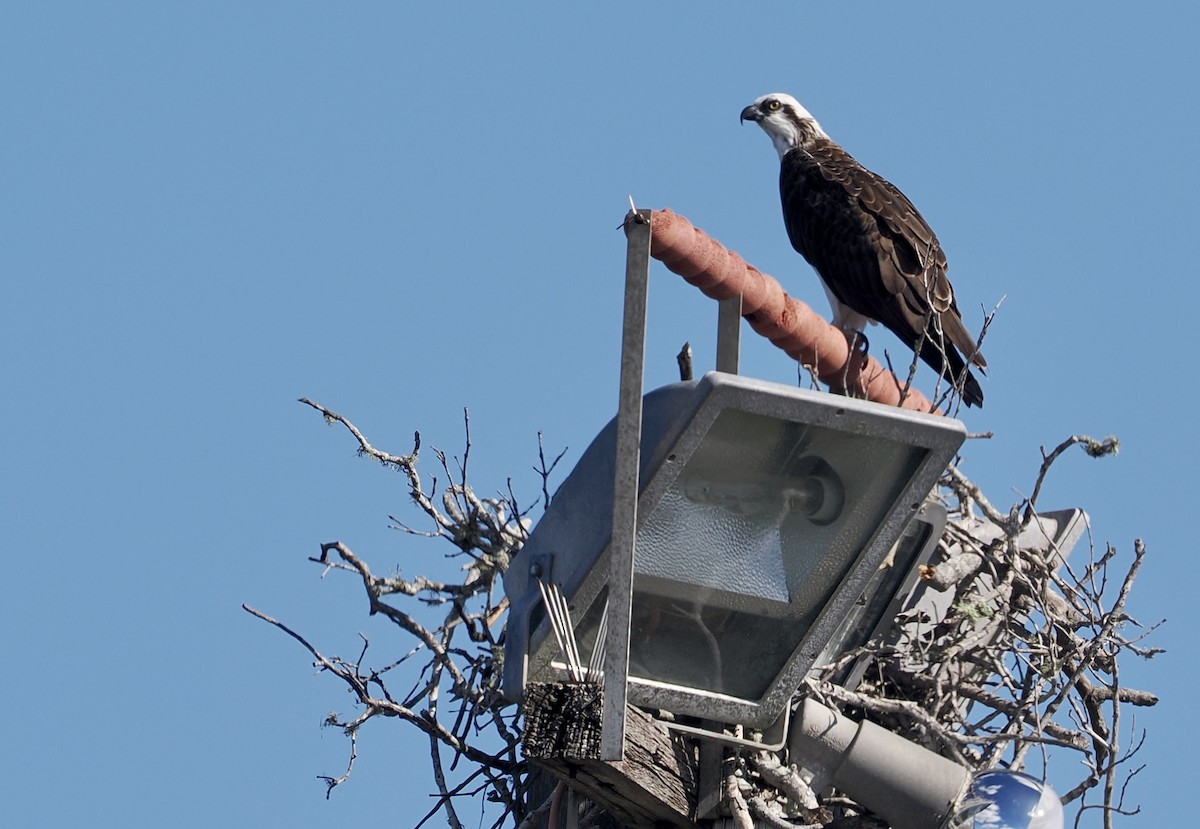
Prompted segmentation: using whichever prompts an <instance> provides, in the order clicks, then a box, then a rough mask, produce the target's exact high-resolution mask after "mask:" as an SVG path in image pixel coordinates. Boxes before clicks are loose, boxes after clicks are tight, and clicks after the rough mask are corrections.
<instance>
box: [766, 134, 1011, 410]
mask: <svg viewBox="0 0 1200 829" xmlns="http://www.w3.org/2000/svg"><path fill="white" fill-rule="evenodd" d="M779 181H780V194H781V196H782V199H783V215H784V223H785V224H786V226H787V231H788V237H789V238H790V239H791V242H792V246H793V247H795V248H796V250H797V251H799V252H800V254H801V255H802V256H804V258H805V259H807V260H808V262H809V263H810V264H811V265H812V266H813V267H814V268H816V270H817V272H818V273H819V274H820V275H821V278H822V279H823V280H824V282H825V284H826V285H827V286H828V288H829V290H830V292H832V293H833V294H834V296H836V297H837V298H838V300H839V301H840V302H842V303H843V304H844V305H847V306H849V307H850V308H852V309H854V310H855V311H857V312H858V313H860V314H863V315H864V316H867V317H869V318H871V319H873V320H878V321H879V322H880V323H882V324H883V325H885V326H887V328H889V329H890V330H891V331H892V332H893V333H895V334H896V336H898V337H899V338H900V339H901V340H902V341H903V342H904V343H906V344H907V345H908V346H910V347H915V345H916V344H917V342H918V341H919V340H921V332H922V331H923V330H924V331H926V332H927V336H926V337H925V339H924V344H923V346H922V348H921V358H922V359H923V360H925V362H926V363H928V364H929V365H930V366H932V367H933V368H934V370H936V371H938V372H939V373H943V374H945V373H947V372H949V374H950V376H951V377H952V378H953V379H954V380H955V381H958V380H959V379H962V381H963V382H962V383H961V384H960V385H961V387H962V388H963V389H964V395H963V399H964V401H966V402H968V403H975V404H978V403H982V401H983V392H982V389H980V388H979V384H978V382H977V381H976V380H975V378H974V377H972V376H971V374H970V372H969V371H967V369H966V365H965V363H964V360H963V356H962V354H967V355H971V361H972V362H973V363H975V364H976V365H978V366H979V367H981V368H983V367H985V366H986V365H987V363H986V361H985V360H984V359H983V355H982V354H980V353H978V352H977V351H976V349H975V341H974V338H973V337H972V336H971V335H970V333H969V332H968V331H967V329H966V326H965V325H963V322H962V316H961V314H959V311H958V306H957V304H956V303H955V300H954V290H953V288H952V287H951V286H950V282H949V280H948V279H947V278H946V267H947V263H946V255H945V253H944V252H943V251H942V248H941V245H940V244H939V243H938V240H937V236H936V235H935V234H934V232H933V230H932V229H931V228H930V227H929V225H928V224H927V223H926V222H925V219H924V218H922V216H921V214H920V213H919V212H918V211H917V209H916V208H915V207H914V206H913V204H912V202H910V201H909V200H908V198H907V197H906V196H905V195H904V194H903V193H901V192H900V191H899V190H898V189H897V188H896V187H895V186H894V185H893V184H891V182H889V181H887V180H886V179H883V178H881V177H879V176H877V175H875V174H874V173H872V172H871V171H870V170H868V169H866V168H865V167H863V166H862V165H861V164H859V163H858V162H857V161H855V160H854V159H853V158H852V157H851V156H850V155H849V153H847V152H846V151H845V150H843V149H842V148H841V147H839V146H837V145H836V144H834V143H833V142H831V141H822V142H819V143H818V144H816V145H815V146H813V147H811V148H809V149H807V150H806V149H802V148H801V149H795V150H792V151H791V152H789V153H788V154H787V155H785V156H784V158H783V164H782V167H781V170H780V180H779ZM960 351H961V352H962V354H960V353H959V352H960ZM964 374H965V377H964Z"/></svg>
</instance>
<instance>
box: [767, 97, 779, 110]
mask: <svg viewBox="0 0 1200 829" xmlns="http://www.w3.org/2000/svg"><path fill="white" fill-rule="evenodd" d="M781 106H783V104H781V103H779V101H776V100H775V99H774V98H772V99H771V100H769V101H767V110H768V111H769V112H776V111H777V110H778V109H779V108H780V107H781Z"/></svg>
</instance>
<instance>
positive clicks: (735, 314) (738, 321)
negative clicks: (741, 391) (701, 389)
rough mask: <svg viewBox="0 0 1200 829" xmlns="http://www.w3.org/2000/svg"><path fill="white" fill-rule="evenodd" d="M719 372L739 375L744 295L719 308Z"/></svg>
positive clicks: (726, 302)
mask: <svg viewBox="0 0 1200 829" xmlns="http://www.w3.org/2000/svg"><path fill="white" fill-rule="evenodd" d="M717 307H718V309H719V310H718V311H717V371H723V372H725V373H726V374H737V373H738V367H739V362H740V352H741V342H742V295H741V294H738V295H737V296H735V297H732V298H730V299H723V300H721V302H720V304H719V305H718V306H717Z"/></svg>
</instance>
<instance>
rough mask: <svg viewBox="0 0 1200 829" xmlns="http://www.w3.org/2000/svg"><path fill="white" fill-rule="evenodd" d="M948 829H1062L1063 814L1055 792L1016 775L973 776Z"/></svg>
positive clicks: (1035, 781) (1021, 774) (997, 772)
mask: <svg viewBox="0 0 1200 829" xmlns="http://www.w3.org/2000/svg"><path fill="white" fill-rule="evenodd" d="M946 825H947V827H948V829H1062V827H1063V810H1062V803H1061V802H1059V799H1058V795H1056V794H1055V793H1054V790H1053V789H1051V788H1050V787H1049V786H1047V785H1046V784H1045V783H1043V782H1041V781H1040V780H1038V779H1037V778H1035V777H1030V776H1029V775H1028V774H1024V773H1023V772H1019V771H1001V770H998V771H985V772H981V773H980V774H977V775H975V777H974V779H973V780H972V781H971V785H970V786H969V787H968V788H967V791H966V793H965V794H964V795H963V797H962V800H961V801H960V802H959V806H958V809H957V810H956V811H955V813H954V815H953V816H952V817H951V818H950V821H949V822H948V823H947V824H946Z"/></svg>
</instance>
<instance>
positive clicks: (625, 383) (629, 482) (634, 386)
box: [600, 210, 651, 762]
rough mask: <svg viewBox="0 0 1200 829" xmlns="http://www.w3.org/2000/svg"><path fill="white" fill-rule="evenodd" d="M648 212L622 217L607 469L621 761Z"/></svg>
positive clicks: (611, 645)
mask: <svg viewBox="0 0 1200 829" xmlns="http://www.w3.org/2000/svg"><path fill="white" fill-rule="evenodd" d="M650 218H651V217H650V211H649V210H638V211H632V210H631V211H630V212H629V214H628V215H627V216H626V217H625V236H626V239H627V241H628V247H627V249H626V254H625V322H624V326H623V328H622V334H621V398H620V406H619V407H618V409H617V457H616V463H615V467H614V470H613V519H612V542H611V544H610V552H609V576H608V609H609V614H608V632H607V636H606V643H605V649H604V714H603V726H602V729H601V733H600V759H602V760H605V761H608V762H613V761H617V760H621V759H623V758H624V756H625V704H626V693H627V688H626V680H627V679H628V673H629V622H630V619H631V617H632V610H633V556H634V535H635V533H636V531H637V496H638V467H639V465H640V461H641V443H642V384H643V380H642V369H643V366H644V364H645V361H646V307H647V299H648V297H647V294H648V287H649V282H650Z"/></svg>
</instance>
